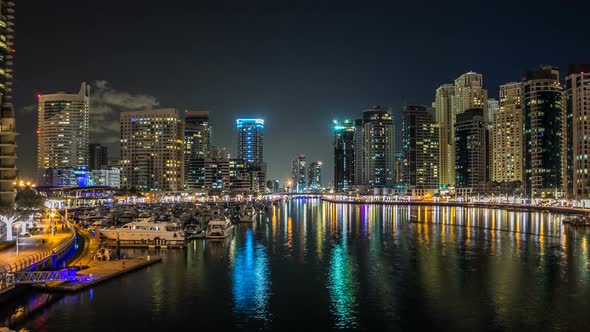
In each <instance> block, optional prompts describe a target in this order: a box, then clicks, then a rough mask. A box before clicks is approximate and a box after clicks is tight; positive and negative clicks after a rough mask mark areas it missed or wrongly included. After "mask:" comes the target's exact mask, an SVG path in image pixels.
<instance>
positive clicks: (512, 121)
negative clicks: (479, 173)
mask: <svg viewBox="0 0 590 332" xmlns="http://www.w3.org/2000/svg"><path fill="white" fill-rule="evenodd" d="M521 96H522V84H521V83H520V82H512V83H506V84H504V85H500V108H499V109H498V110H497V111H495V112H494V119H493V121H492V130H491V131H490V133H489V135H490V137H491V139H490V141H491V145H493V146H494V150H493V152H492V155H493V158H492V160H491V164H492V180H493V181H496V182H513V181H521V182H522V180H523V162H524V155H523V148H524V142H523V132H524V116H523V112H522V99H521Z"/></svg>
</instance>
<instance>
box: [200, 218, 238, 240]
mask: <svg viewBox="0 0 590 332" xmlns="http://www.w3.org/2000/svg"><path fill="white" fill-rule="evenodd" d="M233 232H234V225H233V224H232V223H231V221H230V220H229V219H227V218H224V219H213V220H211V221H210V222H209V224H207V232H206V233H205V238H207V239H225V238H226V237H228V236H230V235H231V234H232V233H233Z"/></svg>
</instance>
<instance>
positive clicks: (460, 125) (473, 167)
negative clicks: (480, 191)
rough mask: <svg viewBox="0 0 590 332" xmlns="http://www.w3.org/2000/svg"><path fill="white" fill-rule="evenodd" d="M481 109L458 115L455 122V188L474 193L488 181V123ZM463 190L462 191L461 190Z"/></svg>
mask: <svg viewBox="0 0 590 332" xmlns="http://www.w3.org/2000/svg"><path fill="white" fill-rule="evenodd" d="M485 116H486V115H485V111H484V110H483V109H481V108H475V109H471V110H466V111H465V112H463V113H460V114H457V118H456V122H455V176H456V178H455V186H456V187H457V190H458V191H461V190H463V191H465V190H466V189H467V191H466V192H473V189H470V188H476V187H478V186H479V185H481V184H483V183H485V182H486V181H487V158H488V151H487V150H488V149H487V147H488V141H487V125H486V123H487V121H486V119H485ZM459 189H461V190H459Z"/></svg>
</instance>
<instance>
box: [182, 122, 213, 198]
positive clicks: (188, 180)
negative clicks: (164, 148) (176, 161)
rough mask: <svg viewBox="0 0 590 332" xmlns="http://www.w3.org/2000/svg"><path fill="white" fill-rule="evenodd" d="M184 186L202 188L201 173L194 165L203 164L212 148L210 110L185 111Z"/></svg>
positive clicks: (186, 187)
mask: <svg viewBox="0 0 590 332" xmlns="http://www.w3.org/2000/svg"><path fill="white" fill-rule="evenodd" d="M184 115H185V118H184V188H185V189H200V188H201V187H202V185H201V184H200V182H201V180H202V179H201V178H202V176H201V174H199V173H200V172H199V171H198V170H196V169H194V167H198V165H201V164H203V162H202V161H203V160H205V159H207V158H208V157H209V151H210V149H211V126H210V125H209V112H207V111H199V112H193V111H185V112H184Z"/></svg>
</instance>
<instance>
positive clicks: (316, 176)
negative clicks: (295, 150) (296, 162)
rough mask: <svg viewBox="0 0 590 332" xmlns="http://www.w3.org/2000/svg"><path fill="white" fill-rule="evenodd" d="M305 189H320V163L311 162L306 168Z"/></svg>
mask: <svg viewBox="0 0 590 332" xmlns="http://www.w3.org/2000/svg"><path fill="white" fill-rule="evenodd" d="M307 188H309V189H310V190H319V189H322V162H321V161H319V160H318V161H312V162H311V163H309V166H308V167H307Z"/></svg>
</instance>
